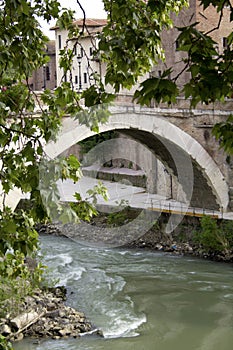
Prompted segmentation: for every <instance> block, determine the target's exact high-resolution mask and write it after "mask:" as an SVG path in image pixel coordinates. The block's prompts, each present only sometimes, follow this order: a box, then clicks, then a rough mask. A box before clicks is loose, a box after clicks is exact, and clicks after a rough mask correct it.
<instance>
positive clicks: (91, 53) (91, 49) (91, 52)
mask: <svg viewBox="0 0 233 350" xmlns="http://www.w3.org/2000/svg"><path fill="white" fill-rule="evenodd" d="M92 55H93V48H92V47H90V56H92Z"/></svg>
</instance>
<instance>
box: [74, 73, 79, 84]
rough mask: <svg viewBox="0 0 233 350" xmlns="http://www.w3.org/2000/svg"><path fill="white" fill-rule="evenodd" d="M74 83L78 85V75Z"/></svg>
mask: <svg viewBox="0 0 233 350" xmlns="http://www.w3.org/2000/svg"><path fill="white" fill-rule="evenodd" d="M74 82H75V84H78V76H77V75H75V77H74Z"/></svg>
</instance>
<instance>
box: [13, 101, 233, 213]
mask: <svg viewBox="0 0 233 350" xmlns="http://www.w3.org/2000/svg"><path fill="white" fill-rule="evenodd" d="M110 110H111V116H110V118H109V120H108V122H107V123H106V124H102V125H100V133H102V132H106V131H110V130H118V131H119V132H120V133H121V135H124V137H125V138H127V139H130V140H131V141H130V144H129V143H127V144H124V142H123V141H122V139H121V143H120V146H118V149H117V154H114V152H113V149H112V148H115V147H111V145H110V147H108V148H107V150H106V149H104V150H101V152H105V153H106V152H107V153H109V154H105V160H106V159H107V158H108V157H115V156H117V157H118V158H125V159H130V160H133V161H134V162H135V163H136V164H137V163H138V162H137V155H138V154H137V153H138V152H137V151H138V149H139V148H138V146H139V145H140V146H141V147H142V148H143V152H144V153H142V154H145V156H144V155H142V156H141V160H140V162H141V163H140V164H139V165H140V167H141V168H142V169H143V170H144V171H145V173H146V176H147V177H148V186H147V188H148V190H149V192H152V193H156V183H157V182H158V180H159V179H160V178H161V176H162V175H161V173H159V172H158V171H157V168H156V161H157V160H159V161H160V162H161V163H162V164H163V165H164V167H165V168H166V169H167V170H168V172H169V174H171V176H172V177H173V178H176V180H177V183H178V188H177V191H176V194H175V198H174V199H175V200H177V201H180V202H182V201H184V202H185V201H186V202H187V201H188V204H189V206H191V207H198V208H206V209H214V210H222V211H223V212H229V211H231V210H232V207H233V176H232V174H233V172H232V168H233V163H231V160H230V157H229V156H228V157H227V155H226V154H225V153H224V152H223V151H222V150H220V149H219V144H218V142H217V141H216V140H215V138H214V137H213V136H212V134H211V129H212V127H213V125H214V124H215V123H217V122H220V121H224V120H226V118H227V117H228V116H229V115H230V114H231V113H232V110H233V100H228V101H227V102H226V103H225V104H224V105H220V104H215V105H212V106H205V105H200V106H198V107H197V108H196V109H190V101H187V100H184V99H179V100H178V103H177V104H176V105H174V106H170V107H167V106H166V105H161V104H160V105H159V106H157V105H152V106H151V107H150V108H145V107H140V106H138V105H136V104H133V103H132V100H131V96H125V95H124V96H123V95H122V96H120V95H119V96H118V98H117V101H116V104H115V106H114V107H111V108H110ZM94 134H95V133H94V132H92V131H91V130H90V129H89V128H87V127H86V126H84V125H80V124H79V123H78V120H73V119H71V118H69V117H65V118H64V119H63V125H62V128H61V131H60V134H59V137H58V139H57V142H56V143H54V142H51V143H48V144H47V145H46V146H45V151H46V153H47V154H48V155H49V156H50V157H52V158H54V157H56V156H58V155H59V154H61V153H63V152H64V151H65V150H67V149H68V148H69V147H71V146H73V145H75V144H77V143H78V142H79V141H82V140H84V139H86V138H88V137H90V136H93V135H94ZM122 142H123V143H122ZM128 145H129V147H128ZM134 145H135V152H134V153H133V152H132V148H134ZM129 151H130V152H129ZM101 152H100V153H101ZM129 153H130V154H129ZM132 154H134V156H132ZM148 154H149V155H150V157H151V159H152V161H150V162H148ZM132 158H133V159H132ZM155 159H156V161H154V160H155ZM20 195H21V194H20V193H19V192H17V191H15V192H14V193H11V195H10V196H9V201H8V203H10V204H11V203H13V204H12V205H13V206H14V205H15V203H17V201H18V199H19V197H20ZM16 197H17V198H16ZM184 197H186V198H185V199H184Z"/></svg>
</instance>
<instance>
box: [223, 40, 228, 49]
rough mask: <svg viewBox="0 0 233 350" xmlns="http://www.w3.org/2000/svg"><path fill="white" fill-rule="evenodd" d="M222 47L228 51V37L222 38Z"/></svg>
mask: <svg viewBox="0 0 233 350" xmlns="http://www.w3.org/2000/svg"><path fill="white" fill-rule="evenodd" d="M222 46H223V48H224V49H227V47H228V43H227V38H226V37H224V38H222Z"/></svg>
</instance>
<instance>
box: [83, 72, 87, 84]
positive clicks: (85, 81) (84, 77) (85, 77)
mask: <svg viewBox="0 0 233 350" xmlns="http://www.w3.org/2000/svg"><path fill="white" fill-rule="evenodd" d="M83 81H84V84H86V83H87V73H84V74H83Z"/></svg>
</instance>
